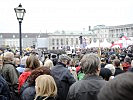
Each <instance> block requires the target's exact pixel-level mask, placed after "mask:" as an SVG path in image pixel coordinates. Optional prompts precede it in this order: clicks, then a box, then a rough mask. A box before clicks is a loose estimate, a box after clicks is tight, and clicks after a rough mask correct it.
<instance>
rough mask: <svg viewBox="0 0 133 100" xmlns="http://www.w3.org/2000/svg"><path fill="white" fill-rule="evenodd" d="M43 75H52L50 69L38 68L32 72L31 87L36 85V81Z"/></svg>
mask: <svg viewBox="0 0 133 100" xmlns="http://www.w3.org/2000/svg"><path fill="white" fill-rule="evenodd" d="M43 74H47V75H51V73H50V69H49V68H48V67H44V66H43V67H38V68H36V69H35V70H33V71H32V72H31V75H30V76H29V78H28V83H29V85H35V79H36V78H37V77H38V76H40V75H43Z"/></svg>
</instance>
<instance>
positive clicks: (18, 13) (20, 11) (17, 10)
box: [14, 4, 26, 56]
mask: <svg viewBox="0 0 133 100" xmlns="http://www.w3.org/2000/svg"><path fill="white" fill-rule="evenodd" d="M14 10H15V13H16V17H17V19H18V22H19V44H20V56H22V33H21V23H22V20H23V18H24V14H25V13H26V10H25V9H24V8H22V5H21V4H19V6H18V7H17V8H14Z"/></svg>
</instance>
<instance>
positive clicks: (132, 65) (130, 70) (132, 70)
mask: <svg viewBox="0 0 133 100" xmlns="http://www.w3.org/2000/svg"><path fill="white" fill-rule="evenodd" d="M128 71H129V72H133V60H132V61H131V67H130V68H129V69H128Z"/></svg>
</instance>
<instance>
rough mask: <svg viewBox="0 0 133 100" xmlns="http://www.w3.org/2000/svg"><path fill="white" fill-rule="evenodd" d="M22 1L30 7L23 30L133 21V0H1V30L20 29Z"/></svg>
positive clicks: (72, 28) (41, 30)
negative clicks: (18, 8) (16, 11)
mask: <svg viewBox="0 0 133 100" xmlns="http://www.w3.org/2000/svg"><path fill="white" fill-rule="evenodd" d="M20 3H21V4H22V6H23V8H25V9H26V14H25V16H24V20H23V22H22V33H24V32H37V33H38V32H42V33H43V32H46V31H47V32H54V31H56V30H59V31H61V30H65V31H82V30H83V28H85V30H88V26H89V25H90V26H95V25H101V24H104V25H106V26H113V25H123V24H132V23H133V0H1V1H0V32H14V33H17V32H19V26H18V21H17V19H16V15H15V12H14V8H16V7H17V6H18V5H19V4H20Z"/></svg>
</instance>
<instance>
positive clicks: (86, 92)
mask: <svg viewBox="0 0 133 100" xmlns="http://www.w3.org/2000/svg"><path fill="white" fill-rule="evenodd" d="M105 83H106V81H105V80H103V79H102V78H101V77H100V76H96V75H91V76H87V77H85V78H84V80H80V81H78V82H76V83H74V84H73V85H72V86H71V87H70V89H69V92H68V96H67V99H66V100H97V94H98V93H99V91H100V89H101V87H102V86H103V85H104V84H105Z"/></svg>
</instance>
